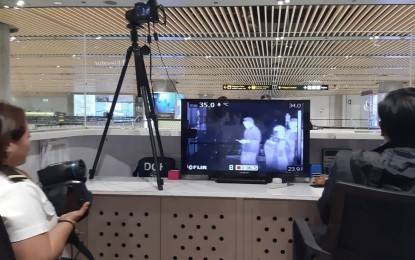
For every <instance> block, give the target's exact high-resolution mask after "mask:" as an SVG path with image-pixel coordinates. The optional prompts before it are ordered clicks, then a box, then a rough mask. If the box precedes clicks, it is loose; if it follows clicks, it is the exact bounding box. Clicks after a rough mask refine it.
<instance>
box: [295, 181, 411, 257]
mask: <svg viewBox="0 0 415 260" xmlns="http://www.w3.org/2000/svg"><path fill="white" fill-rule="evenodd" d="M331 204H332V207H331V213H330V220H329V224H328V227H327V233H326V234H327V235H326V237H325V239H324V244H323V248H324V250H323V249H322V247H320V245H318V244H317V242H316V241H315V238H314V236H313V235H312V232H311V230H310V227H309V226H308V224H307V223H306V222H305V221H303V220H298V219H296V220H294V222H293V234H294V235H293V250H294V252H293V256H294V257H293V259H295V260H305V259H308V260H311V259H315V260H329V259H336V260H337V259H348V260H350V259H353V260H360V259H365V260H386V259H387V260H391V259H399V260H406V259H415V194H410V193H404V192H396V191H389V190H384V189H377V188H371V187H367V186H362V185H357V184H352V183H345V182H338V183H336V184H335V192H334V196H333V198H332V201H331Z"/></svg>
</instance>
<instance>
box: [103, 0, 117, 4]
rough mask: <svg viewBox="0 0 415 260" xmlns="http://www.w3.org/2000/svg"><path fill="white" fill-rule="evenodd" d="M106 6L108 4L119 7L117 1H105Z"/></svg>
mask: <svg viewBox="0 0 415 260" xmlns="http://www.w3.org/2000/svg"><path fill="white" fill-rule="evenodd" d="M104 4H107V5H117V4H118V3H117V2H116V1H104Z"/></svg>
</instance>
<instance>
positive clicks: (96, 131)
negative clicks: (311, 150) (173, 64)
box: [31, 127, 383, 141]
mask: <svg viewBox="0 0 415 260" xmlns="http://www.w3.org/2000/svg"><path fill="white" fill-rule="evenodd" d="M103 132H104V128H103V127H101V128H100V127H84V128H69V129H57V130H50V131H32V132H31V140H33V141H35V140H45V139H54V138H65V137H75V136H101V135H102V134H103ZM159 132H160V135H161V136H180V129H167V128H164V129H163V128H162V129H159ZM107 134H108V135H110V136H111V135H119V136H148V135H149V133H148V129H147V128H109V129H108V133H107ZM310 138H311V139H366V140H367V139H376V140H382V139H383V138H382V136H381V135H380V131H379V130H364V129H360V130H359V129H356V130H354V129H322V130H312V131H310Z"/></svg>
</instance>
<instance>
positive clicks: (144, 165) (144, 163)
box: [133, 157, 176, 177]
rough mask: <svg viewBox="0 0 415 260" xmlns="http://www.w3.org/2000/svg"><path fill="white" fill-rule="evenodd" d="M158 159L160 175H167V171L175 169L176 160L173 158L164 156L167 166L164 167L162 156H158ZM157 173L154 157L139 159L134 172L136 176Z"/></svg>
mask: <svg viewBox="0 0 415 260" xmlns="http://www.w3.org/2000/svg"><path fill="white" fill-rule="evenodd" d="M157 161H158V162H159V164H160V168H159V169H160V177H167V172H168V171H170V170H173V169H176V161H175V160H174V159H173V158H167V157H164V165H165V167H162V166H161V165H162V162H161V158H160V157H157ZM152 172H154V173H153V175H154V176H155V174H156V167H155V164H154V159H153V157H144V158H142V159H140V160H139V161H138V165H137V168H136V169H135V171H134V172H133V176H134V177H137V175H138V177H150V176H152Z"/></svg>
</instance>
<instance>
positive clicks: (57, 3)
mask: <svg viewBox="0 0 415 260" xmlns="http://www.w3.org/2000/svg"><path fill="white" fill-rule="evenodd" d="M53 4H54V5H61V4H63V3H62V2H53Z"/></svg>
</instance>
